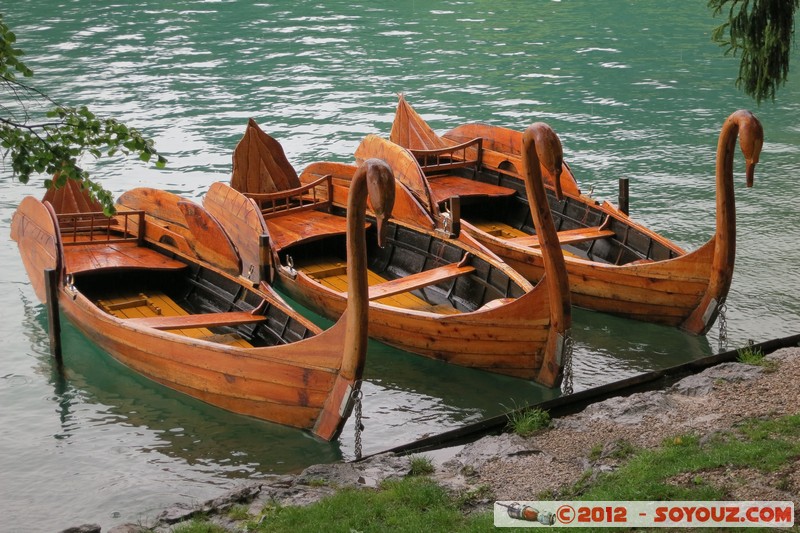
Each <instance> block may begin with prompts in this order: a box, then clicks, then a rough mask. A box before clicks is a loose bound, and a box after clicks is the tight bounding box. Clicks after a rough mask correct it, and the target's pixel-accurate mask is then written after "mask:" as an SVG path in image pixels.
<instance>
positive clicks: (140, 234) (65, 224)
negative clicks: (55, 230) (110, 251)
mask: <svg viewBox="0 0 800 533" xmlns="http://www.w3.org/2000/svg"><path fill="white" fill-rule="evenodd" d="M56 217H57V218H58V227H59V231H60V232H61V242H62V244H64V245H65V246H69V245H78V244H88V243H103V244H110V243H115V242H128V241H137V242H138V244H139V245H140V246H141V245H142V244H143V243H144V231H143V230H142V229H143V228H144V211H118V212H117V214H115V215H114V216H113V217H108V216H106V215H105V213H102V212H93V213H59V214H57V215H56ZM132 217H135V220H134V221H131V218H132Z"/></svg>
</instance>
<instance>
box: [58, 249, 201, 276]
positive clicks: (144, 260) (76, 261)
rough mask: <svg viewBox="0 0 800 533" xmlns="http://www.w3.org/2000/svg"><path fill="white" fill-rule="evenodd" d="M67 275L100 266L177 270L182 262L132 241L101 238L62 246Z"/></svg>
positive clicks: (182, 265) (184, 265)
mask: <svg viewBox="0 0 800 533" xmlns="http://www.w3.org/2000/svg"><path fill="white" fill-rule="evenodd" d="M64 263H65V268H66V272H67V274H77V273H79V272H89V271H97V270H103V269H114V268H119V269H145V270H181V269H184V268H186V264H185V263H181V262H180V261H177V260H175V259H171V258H169V257H167V256H165V255H163V254H160V253H158V252H156V251H155V250H151V249H150V248H144V247H142V246H139V245H138V244H137V243H136V241H132V242H117V243H112V244H106V243H105V242H102V241H95V242H89V243H85V244H82V245H81V244H78V245H75V246H65V247H64Z"/></svg>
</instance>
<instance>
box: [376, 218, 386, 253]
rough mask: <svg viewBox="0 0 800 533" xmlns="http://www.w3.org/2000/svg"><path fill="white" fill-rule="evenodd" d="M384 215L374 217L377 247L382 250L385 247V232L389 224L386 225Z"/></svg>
mask: <svg viewBox="0 0 800 533" xmlns="http://www.w3.org/2000/svg"><path fill="white" fill-rule="evenodd" d="M386 220H387V218H386V215H384V214H380V215H376V216H375V221H376V225H377V228H378V246H380V247H381V248H383V247H384V246H386V230H387V228H388V227H389V224H387V223H386Z"/></svg>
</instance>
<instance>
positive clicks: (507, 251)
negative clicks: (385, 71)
mask: <svg viewBox="0 0 800 533" xmlns="http://www.w3.org/2000/svg"><path fill="white" fill-rule="evenodd" d="M738 124H741V125H742V126H743V127H744V126H745V124H746V125H747V127H746V128H745V130H746V133H745V136H746V137H747V142H744V143H743V144H742V149H743V150H745V145H747V146H748V153H750V152H752V153H753V154H754V156H751V155H747V156H746V159H747V160H748V165H749V169H752V167H753V166H754V165H755V162H757V161H758V155H757V154H758V151H760V145H761V144H760V143H761V139H762V138H763V131H762V130H761V127H760V124H758V121H757V119H755V117H753V116H752V114H750V113H749V112H742V111H738V112H736V113H734V114H733V115H731V117H729V119H728V120H727V121H726V123H725V125H724V126H723V133H722V134H721V140H720V146H721V147H724V145H725V143H727V144H729V145H730V146H728V148H727V149H721V148H718V151H717V159H718V161H717V174H718V176H717V228H718V229H717V232H716V234H715V235H714V236H713V237H712V238H711V239H710V240H709V241H708V243H706V244H705V245H703V246H702V247H701V248H699V249H698V250H696V251H695V252H692V253H686V252H685V251H684V250H682V249H681V248H680V247H678V246H677V245H676V244H674V243H673V242H671V241H669V240H668V239H666V238H664V237H663V236H660V235H658V234H656V233H655V232H653V231H650V230H649V229H647V228H645V227H644V226H642V225H641V224H638V223H636V222H635V221H633V220H631V219H629V218H628V216H627V215H626V214H625V213H622V212H621V211H619V210H618V209H617V208H615V207H614V206H613V205H611V204H609V203H608V202H604V203H602V204H601V203H599V202H597V201H596V200H595V199H593V198H591V197H589V196H586V195H583V194H581V192H580V189H579V188H578V185H577V182H576V181H575V178H574V176H573V175H572V173H571V171H569V167H568V166H566V164H565V170H566V171H565V172H563V173H562V174H561V177H560V181H559V183H560V185H561V189H562V190H563V192H564V197H565V200H563V201H555V200H553V199H552V198H551V199H550V202H549V203H550V208H551V212H552V215H553V217H554V219H555V221H556V229H557V230H564V233H567V232H570V231H579V230H580V229H581V228H584V229H595V228H593V227H597V226H600V224H606V223H608V224H609V227H610V230H612V231H613V232H614V235H613V236H606V237H605V242H602V241H603V239H600V238H597V239H594V238H593V239H592V241H594V240H596V241H597V242H598V243H601V244H598V245H597V247H596V248H592V246H593V243H592V242H587V243H585V244H584V245H581V246H578V247H577V252H578V253H577V257H576V255H573V254H572V253H571V252H575V251H576V249H575V248H574V247H564V251H565V254H564V255H565V258H564V259H565V264H566V269H567V272H568V274H569V286H570V292H571V295H572V303H573V304H574V305H577V306H579V307H584V308H588V309H592V310H596V311H602V312H607V313H612V314H616V315H620V316H624V317H628V318H633V319H637V320H643V321H648V322H654V323H660V324H666V325H670V326H677V327H680V328H682V329H684V330H685V331H688V332H690V333H694V334H705V333H706V332H707V331H708V330H709V328H710V327H711V326H712V325H713V323H714V321H715V320H716V317H717V314H718V310H719V308H720V306H721V304H722V303H723V302H724V300H725V298H726V296H727V293H728V290H729V288H730V280H731V278H732V274H733V263H734V250H735V221H734V211H735V208H734V205H733V191H732V188H733V186H732V183H731V182H732V177H731V176H730V174H731V173H730V167H731V166H732V162H729V163H727V164H722V161H723V160H724V159H725V158H731V159H732V157H733V156H732V153H733V143H734V141H735V133H736V131H738V130H737V129H736V128H738ZM723 137H724V141H725V142H723ZM474 139H480V140H481V141H482V153H481V158H480V162H481V163H480V168H479V169H477V170H476V171H475V172H472V173H469V174H466V173H465V174H464V175H463V177H465V178H468V179H474V180H476V181H479V182H481V183H488V184H492V185H500V186H505V187H511V188H515V189H517V191H518V194H517V196H516V198H515V199H514V202H515V203H513V204H509V203H507V204H505V206H504V207H501V208H494V209H493V211H494V212H493V213H490V212H491V211H492V209H489V208H485V209H484V210H483V212H482V213H481V216H480V217H479V218H491V217H492V216H498V214H499V213H504V209H510V210H513V209H515V208H516V209H517V213H518V214H519V213H523V215H522V216H516V217H515V216H514V215H509V214H508V213H504V214H502V215H499V216H498V218H497V220H499V221H500V222H501V223H508V224H511V225H512V226H513V228H512V233H514V234H511V233H508V232H505V230H498V231H497V232H492V231H488V230H487V229H486V227H485V224H483V223H479V221H478V220H476V219H473V218H471V217H472V216H473V215H474V214H475V211H474V210H473V211H470V208H469V206H468V207H464V206H463V205H462V213H461V214H462V224H463V228H464V230H465V231H466V232H467V233H469V234H470V235H472V236H473V237H474V238H475V239H476V240H478V241H480V242H481V243H482V244H483V245H484V246H486V247H487V248H489V249H490V250H492V251H493V252H494V253H496V254H497V255H499V256H500V257H501V258H503V259H504V260H505V261H506V262H508V263H509V264H510V265H511V266H512V267H514V268H515V269H516V270H518V271H519V272H520V273H522V274H523V275H524V276H525V277H526V278H527V279H529V280H531V281H534V282H535V281H537V280H539V279H540V278H541V276H542V273H543V262H542V254H541V251H540V250H539V249H538V248H537V247H535V246H519V245H516V244H515V243H513V242H512V241H513V239H514V238H517V239H519V240H520V241H522V240H523V239H520V237H522V236H524V235H531V234H532V233H533V228H532V227H531V224H530V223H529V221H526V220H524V213H525V212H526V211H527V210H528V206H527V202H528V199H527V197H526V194H525V190H524V188H523V186H522V179H521V178H522V170H523V168H522V159H521V151H522V133H521V132H518V131H514V130H510V129H508V128H502V127H497V126H490V125H486V124H466V125H462V126H458V127H456V128H454V129H453V130H450V131H449V132H447V133H445V134H444V135H442V136H441V137H440V136H438V135H436V134H435V133H433V131H432V130H431V128H430V127H429V126H428V125H427V124H426V123H425V121H424V120H423V119H422V118H421V117H420V116H419V115H418V114H417V113H416V112H415V111H413V109H412V108H411V106H410V105H409V104H408V103H407V102H406V101H405V99H404V98H402V97H401V98H400V103H399V104H398V108H397V114H396V116H395V122H394V123H393V125H392V132H391V140H392V141H393V142H396V143H398V144H400V145H401V146H404V147H406V148H412V149H420V150H430V149H436V148H441V147H442V146H455V145H459V144H461V143H464V142H467V141H471V140H474ZM453 157H458V156H457V155H454V156H453ZM545 171H546V169H544V168H543V173H545V174H546V172H545ZM748 172H751V170H749V171H748ZM545 178H546V179H545V182H546V185H547V186H548V187H549V189H550V194H551V195H552V191H553V189H554V183H555V179H556V178H555V176H547V175H545ZM748 179H749V178H748ZM487 214H488V216H487ZM504 217H506V218H504ZM509 217H510V218H513V219H514V220H513V221H512V222H509V221H508V220H507V219H508V218H509ZM493 220H494V219H493ZM721 220H724V221H725V222H721ZM481 222H484V221H483V220H482V221H481ZM719 228H724V229H723V230H720V229H719ZM501 233H505V234H503V235H501ZM565 240H566V239H565ZM598 249H600V250H601V252H600V253H597V250H598Z"/></svg>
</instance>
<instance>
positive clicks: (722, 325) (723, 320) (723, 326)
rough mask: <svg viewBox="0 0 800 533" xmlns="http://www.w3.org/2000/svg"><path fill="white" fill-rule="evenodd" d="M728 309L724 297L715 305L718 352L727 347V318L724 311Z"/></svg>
mask: <svg viewBox="0 0 800 533" xmlns="http://www.w3.org/2000/svg"><path fill="white" fill-rule="evenodd" d="M727 310H728V306H727V305H726V304H725V299H724V298H723V299H722V300H721V301H720V302H719V305H717V320H718V321H719V337H718V340H717V343H718V344H717V349H718V351H719V352H722V351H723V350H726V349H727V348H728V319H727V317H726V316H725V312H726V311H727Z"/></svg>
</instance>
